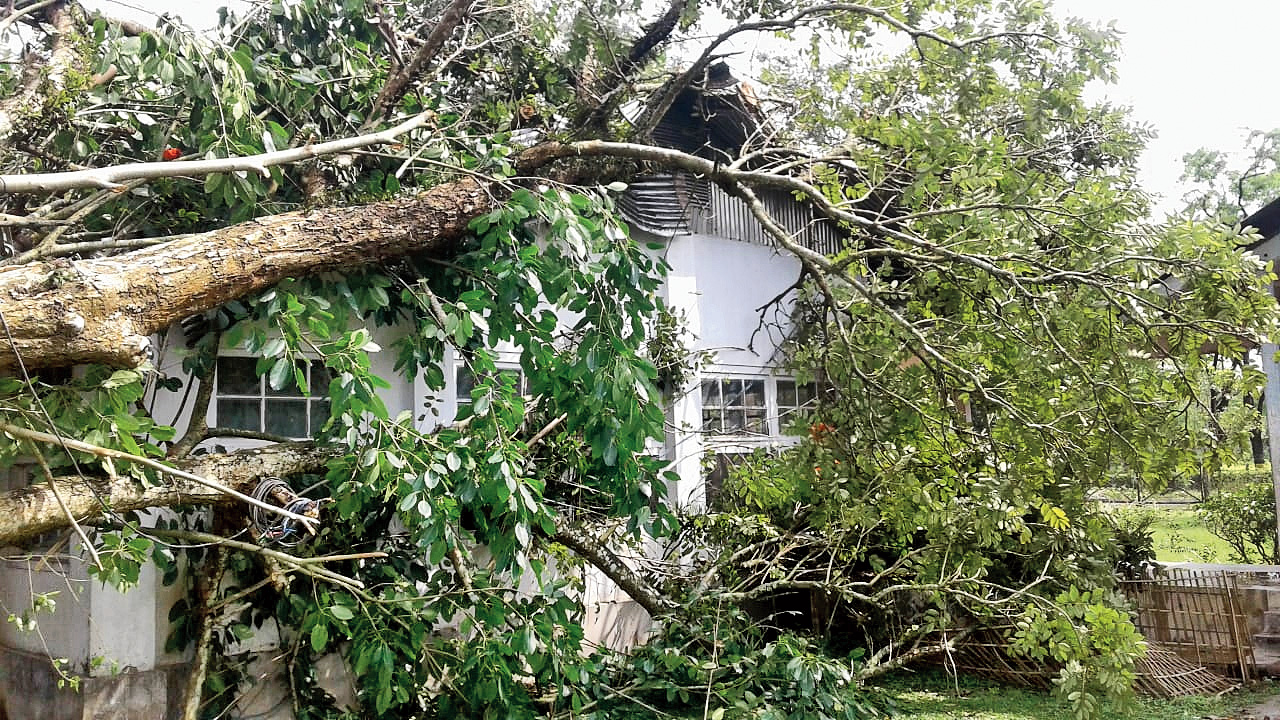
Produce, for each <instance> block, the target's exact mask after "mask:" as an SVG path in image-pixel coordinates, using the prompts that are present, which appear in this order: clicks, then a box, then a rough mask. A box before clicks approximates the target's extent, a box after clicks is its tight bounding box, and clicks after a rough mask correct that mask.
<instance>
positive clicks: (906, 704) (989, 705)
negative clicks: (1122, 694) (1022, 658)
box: [883, 671, 1280, 720]
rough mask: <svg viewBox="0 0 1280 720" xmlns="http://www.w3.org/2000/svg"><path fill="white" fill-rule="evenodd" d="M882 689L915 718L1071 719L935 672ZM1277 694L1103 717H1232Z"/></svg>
mask: <svg viewBox="0 0 1280 720" xmlns="http://www.w3.org/2000/svg"><path fill="white" fill-rule="evenodd" d="M883 688H884V690H885V691H886V692H887V693H888V695H889V696H890V697H891V698H892V699H893V701H894V702H895V703H896V704H897V709H898V712H899V713H900V715H901V716H902V717H909V718H913V719H914V720H958V719H959V718H963V719H964V720H1033V719H1034V720H1040V719H1041V718H1060V719H1061V720H1067V719H1068V718H1070V717H1071V710H1070V708H1069V707H1068V706H1067V704H1066V703H1064V702H1062V701H1060V700H1058V699H1057V698H1054V697H1053V696H1052V695H1050V694H1047V693H1043V692H1037V691H1034V690H1023V689H1020V688H1011V687H1003V686H1000V685H997V684H995V683H993V682H990V681H986V680H980V679H976V678H969V677H961V678H950V677H948V676H947V675H945V674H944V673H941V672H936V671H928V672H921V673H903V674H899V675H896V676H894V677H892V678H889V679H888V680H887V681H886V682H885V683H884V686H883ZM1277 692H1280V689H1278V688H1277V687H1276V686H1275V685H1274V684H1258V685H1255V686H1254V687H1252V688H1250V689H1248V690H1245V691H1239V692H1236V693H1233V694H1231V695H1227V696H1225V697H1186V698H1176V699H1173V700H1155V699H1149V698H1143V699H1140V700H1138V702H1137V703H1136V705H1135V707H1133V708H1132V709H1130V710H1128V711H1125V710H1122V709H1119V708H1117V707H1115V706H1110V705H1108V706H1104V707H1103V710H1102V713H1101V715H1102V717H1103V718H1107V720H1112V719H1113V718H1114V719H1116V720H1119V719H1123V720H1194V719H1196V718H1204V717H1232V716H1234V715H1238V714H1239V713H1240V712H1241V711H1242V710H1244V709H1245V708H1247V707H1249V706H1251V705H1254V704H1256V703H1258V702H1261V701H1262V700H1264V699H1266V698H1267V697H1271V696H1274V695H1276V694H1277Z"/></svg>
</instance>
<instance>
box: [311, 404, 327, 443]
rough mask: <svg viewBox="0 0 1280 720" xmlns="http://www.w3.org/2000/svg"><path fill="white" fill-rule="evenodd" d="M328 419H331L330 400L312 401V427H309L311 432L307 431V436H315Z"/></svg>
mask: <svg viewBox="0 0 1280 720" xmlns="http://www.w3.org/2000/svg"><path fill="white" fill-rule="evenodd" d="M328 421H329V401H328V400H313V401H311V427H310V428H308V430H309V431H310V432H308V433H307V436H308V437H313V436H315V434H316V433H318V432H320V428H322V427H324V424H325V423H326V422H328Z"/></svg>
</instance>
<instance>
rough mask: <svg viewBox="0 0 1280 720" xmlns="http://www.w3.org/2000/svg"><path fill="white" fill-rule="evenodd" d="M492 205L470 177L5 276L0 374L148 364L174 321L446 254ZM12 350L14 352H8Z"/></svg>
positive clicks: (0, 278) (1, 276) (0, 296)
mask: <svg viewBox="0 0 1280 720" xmlns="http://www.w3.org/2000/svg"><path fill="white" fill-rule="evenodd" d="M492 202H493V198H492V195H491V193H490V189H489V188H487V187H486V186H484V185H482V184H481V183H479V182H476V181H475V180H471V179H463V180H458V181H456V182H451V183H447V184H444V185H439V186H437V187H434V188H432V189H430V190H428V191H426V192H424V193H422V194H420V195H415V196H413V197H409V198H401V199H396V200H390V201H386V202H379V203H371V204H368V205H359V206H352V207H335V208H324V209H320V210H313V211H309V212H308V211H303V212H293V213H286V214H283V215H273V216H271V217H264V218H259V219H257V220H252V221H249V222H246V223H241V224H239V225H234V226H231V227H227V228H223V229H219V230H213V231H211V232H207V233H201V234H199V235H193V236H189V237H184V238H178V239H175V240H173V241H171V242H168V243H165V244H163V245H158V246H156V247H153V248H147V249H145V250H138V251H134V252H130V253H125V254H123V255H118V256H115V257H110V258H101V259H90V260H76V261H65V260H62V261H58V260H55V261H50V262H41V263H30V264H26V265H15V266H11V267H6V268H2V269H0V318H2V319H3V321H4V327H3V328H0V330H4V332H3V333H0V372H5V371H9V372H11V371H12V370H13V369H14V368H15V367H17V361H18V358H19V356H20V357H21V359H22V362H23V363H25V364H26V366H27V367H28V368H32V367H50V366H66V365H73V364H78V363H106V364H109V365H116V366H125V367H132V366H136V365H138V364H140V363H141V362H142V361H144V360H145V359H146V358H147V352H148V350H149V348H150V342H151V341H150V336H151V335H153V334H154V333H156V332H159V331H160V330H162V329H164V328H166V327H168V326H169V325H170V324H171V323H173V322H175V321H177V320H179V319H181V318H183V317H186V316H189V315H192V314H194V313H197V312H201V311H203V310H208V309H211V308H215V307H217V306H219V305H221V304H223V303H225V302H228V301H230V300H234V299H237V298H241V297H244V296H246V295H248V294H250V293H253V292H256V291H259V290H262V289H265V288H268V287H270V286H272V285H274V284H275V283H277V282H279V281H280V280H283V279H284V278H287V277H299V276H304V275H312V274H315V273H317V272H323V271H326V270H335V269H339V268H344V267H352V266H356V265H364V264H368V263H373V262H378V261H380V260H386V259H388V258H394V257H399V256H402V255H405V254H408V253H411V252H447V251H448V250H450V249H452V247H453V246H454V245H455V243H456V241H457V240H458V239H459V238H460V237H462V236H463V234H464V233H465V232H466V228H467V223H469V222H470V221H471V219H472V218H474V217H476V216H477V215H479V214H480V213H482V212H488V211H489V209H490V208H491V205H492ZM15 351H16V352H15Z"/></svg>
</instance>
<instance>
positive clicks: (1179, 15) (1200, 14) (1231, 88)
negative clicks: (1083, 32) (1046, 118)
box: [1054, 0, 1280, 210]
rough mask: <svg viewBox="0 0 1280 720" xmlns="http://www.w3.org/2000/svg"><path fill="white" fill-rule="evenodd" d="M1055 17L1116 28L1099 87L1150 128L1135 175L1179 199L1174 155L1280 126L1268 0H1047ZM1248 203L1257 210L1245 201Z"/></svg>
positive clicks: (1272, 10) (1275, 22)
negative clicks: (1112, 66)
mask: <svg viewBox="0 0 1280 720" xmlns="http://www.w3.org/2000/svg"><path fill="white" fill-rule="evenodd" d="M1054 7H1055V8H1056V13H1055V14H1056V15H1058V16H1060V17H1065V16H1075V17H1081V18H1087V19H1096V20H1104V21H1105V20H1115V21H1116V28H1117V29H1118V30H1120V31H1122V32H1123V33H1124V35H1123V36H1122V42H1123V49H1122V53H1123V54H1122V57H1121V60H1120V64H1119V73H1120V78H1119V81H1118V83H1117V84H1115V85H1111V86H1105V87H1102V88H1099V89H1098V91H1099V95H1100V96H1105V97H1108V98H1110V99H1111V100H1112V101H1115V102H1117V103H1120V104H1123V105H1128V106H1130V107H1131V108H1132V109H1133V113H1132V114H1133V117H1134V118H1135V119H1136V120H1139V121H1141V122H1143V123H1146V124H1148V125H1150V126H1151V127H1153V128H1154V129H1155V130H1156V132H1157V133H1158V135H1157V137H1156V138H1155V139H1154V140H1152V141H1151V142H1150V143H1149V144H1148V146H1147V151H1146V153H1145V154H1144V155H1143V157H1142V164H1141V168H1142V180H1143V184H1144V185H1145V186H1146V187H1147V189H1148V190H1150V191H1152V192H1155V193H1158V194H1161V195H1163V196H1164V202H1163V203H1162V204H1161V207H1162V208H1163V209H1166V210H1169V209H1174V208H1177V207H1180V205H1181V203H1180V202H1179V201H1180V199H1181V197H1182V194H1183V192H1185V190H1186V188H1184V187H1182V186H1180V185H1179V184H1178V182H1177V180H1178V177H1179V176H1180V175H1181V174H1182V156H1183V155H1184V154H1185V153H1188V152H1191V151H1192V150H1195V149H1197V148H1201V147H1208V148H1213V149H1217V150H1225V151H1228V152H1233V151H1235V150H1236V149H1238V148H1240V147H1242V146H1243V143H1244V136H1245V134H1246V130H1247V129H1258V130H1270V129H1272V128H1275V127H1280V93H1276V92H1274V91H1273V90H1268V89H1267V88H1268V87H1271V86H1273V85H1274V82H1275V81H1274V79H1273V78H1274V70H1273V65H1274V63H1275V60H1276V49H1275V48H1276V45H1275V33H1276V28H1277V26H1280V3H1277V2H1275V1H1274V0H1212V2H1203V1H1201V2H1191V1H1190V0H1055V1H1054ZM1253 209H1257V208H1253Z"/></svg>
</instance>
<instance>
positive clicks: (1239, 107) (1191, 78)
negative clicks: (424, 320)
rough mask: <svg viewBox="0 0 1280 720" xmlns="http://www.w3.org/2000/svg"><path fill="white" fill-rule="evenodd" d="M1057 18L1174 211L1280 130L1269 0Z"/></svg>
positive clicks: (206, 18)
mask: <svg viewBox="0 0 1280 720" xmlns="http://www.w3.org/2000/svg"><path fill="white" fill-rule="evenodd" d="M223 4H226V3H225V0H222V1H220V0H204V1H202V2H193V1H192V0H168V1H166V0H91V1H89V2H86V5H89V6H90V7H100V8H102V9H103V10H104V11H105V12H107V13H108V14H111V15H117V16H128V17H131V18H133V19H138V20H141V21H143V22H145V23H147V24H148V25H150V24H152V23H153V22H154V17H150V18H148V16H147V15H146V14H145V13H143V14H140V13H139V8H149V9H151V10H152V11H153V12H154V11H159V12H173V13H176V14H179V15H181V16H183V17H184V18H185V19H186V20H187V22H188V23H189V24H191V25H192V26H194V27H196V28H207V27H210V26H212V25H213V24H214V23H215V22H216V19H217V14H216V12H217V8H218V7H219V6H220V5H223ZM1053 4H1054V7H1055V9H1056V14H1057V15H1059V16H1076V17H1082V18H1088V19H1095V20H1102V21H1108V20H1115V21H1116V27H1117V28H1118V29H1120V30H1121V31H1122V32H1123V33H1124V36H1123V38H1124V39H1123V42H1124V49H1123V57H1122V59H1121V61H1120V79H1119V83H1118V84H1116V85H1112V86H1105V87H1100V88H1098V89H1097V92H1098V94H1099V96H1105V97H1107V98H1109V99H1111V100H1113V101H1115V102H1118V103H1121V104H1124V105H1128V106H1130V107H1132V108H1133V116H1134V117H1135V118H1136V119H1137V120H1139V121H1141V122H1143V123H1147V124H1149V125H1151V126H1152V127H1153V128H1154V129H1155V130H1156V132H1157V133H1158V136H1157V138H1156V139H1155V140H1153V141H1152V142H1151V143H1150V145H1149V146H1148V149H1147V151H1146V154H1145V155H1144V156H1143V158H1142V178H1143V181H1144V184H1145V185H1146V187H1147V188H1148V189H1149V190H1150V191H1152V192H1155V193H1158V194H1160V195H1162V196H1163V197H1164V202H1163V203H1162V205H1161V206H1162V207H1163V208H1165V209H1171V208H1174V207H1177V206H1178V205H1179V202H1178V200H1179V198H1180V197H1181V196H1182V193H1183V192H1184V188H1182V187H1181V186H1179V185H1178V183H1177V179H1178V176H1179V175H1180V174H1181V173H1182V155H1183V154H1185V153H1188V152H1190V151H1192V150H1195V149H1196V148H1199V147H1211V148H1215V149H1222V150H1228V151H1231V150H1234V149H1235V148H1238V147H1240V146H1241V144H1242V142H1243V138H1244V132H1245V129H1247V128H1257V129H1264V130H1265V129H1271V128H1273V127H1280V93H1277V92H1274V91H1271V90H1266V89H1265V88H1267V86H1268V85H1271V84H1272V83H1273V82H1274V81H1273V80H1269V78H1271V77H1274V72H1273V71H1272V70H1271V64H1272V63H1273V62H1274V58H1275V55H1276V50H1275V49H1274V48H1275V42H1274V35H1275V33H1276V28H1277V27H1280V2H1276V1H1275V0H1214V1H1213V2H1211V3H1205V2H1191V0H1053Z"/></svg>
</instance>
